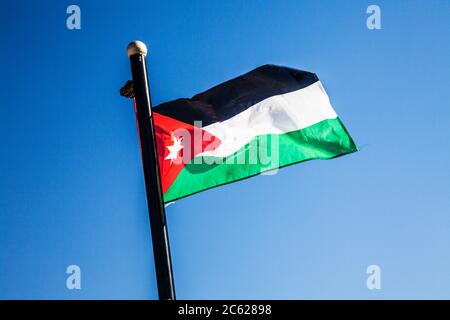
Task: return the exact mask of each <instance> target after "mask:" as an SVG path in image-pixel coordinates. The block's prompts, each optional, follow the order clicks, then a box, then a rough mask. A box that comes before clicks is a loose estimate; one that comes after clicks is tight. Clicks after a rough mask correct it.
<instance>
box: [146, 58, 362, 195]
mask: <svg viewBox="0 0 450 320" xmlns="http://www.w3.org/2000/svg"><path fill="white" fill-rule="evenodd" d="M153 119H154V124H155V133H156V142H157V148H158V163H159V169H160V173H161V182H162V189H163V193H164V201H165V202H169V201H173V200H176V199H179V198H182V197H185V196H188V195H191V194H193V193H197V192H200V191H203V190H206V189H209V188H212V187H216V186H219V185H223V184H226V183H230V182H234V181H237V180H241V179H245V178H248V177H251V176H254V175H257V174H260V173H262V172H265V171H268V170H273V169H277V168H280V167H284V166H287V165H290V164H294V163H298V162H302V161H306V160H311V159H330V158H335V157H337V156H340V155H344V154H347V153H351V152H355V151H356V150H357V148H356V145H355V143H354V142H353V140H352V138H351V137H350V135H349V134H348V132H347V130H346V129H345V127H344V126H343V124H342V122H341V121H340V119H339V118H338V116H337V114H336V113H335V111H334V110H333V108H332V106H331V104H330V101H329V99H328V96H327V94H326V92H325V90H324V88H323V86H322V84H321V82H320V81H319V79H318V77H317V76H316V75H315V74H314V73H310V72H306V71H300V70H295V69H291V68H286V67H280V66H274V65H265V66H262V67H259V68H257V69H255V70H253V71H250V72H249V73H246V74H244V75H242V76H239V77H237V78H235V79H232V80H229V81H227V82H224V83H222V84H220V85H218V86H216V87H214V88H211V89H209V90H207V91H205V92H203V93H200V94H197V95H195V96H194V97H192V98H190V99H177V100H174V101H171V102H167V103H163V104H160V105H158V106H156V107H154V108H153Z"/></svg>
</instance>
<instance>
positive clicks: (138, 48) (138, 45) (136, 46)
mask: <svg viewBox="0 0 450 320" xmlns="http://www.w3.org/2000/svg"><path fill="white" fill-rule="evenodd" d="M127 53H128V58H129V57H131V56H132V55H134V54H141V55H143V56H144V57H145V56H147V46H146V45H145V43H143V42H142V41H133V42H130V44H128V47H127Z"/></svg>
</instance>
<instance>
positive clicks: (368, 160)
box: [0, 0, 450, 299]
mask: <svg viewBox="0 0 450 320" xmlns="http://www.w3.org/2000/svg"><path fill="white" fill-rule="evenodd" d="M74 3H75V4H78V5H79V6H80V7H81V30H75V31H70V30H68V29H67V28H66V17H67V15H66V8H67V6H68V5H69V4H72V2H64V1H44V2H42V1H24V0H21V1H9V2H8V1H2V3H1V5H0V6H1V10H0V26H1V28H0V35H1V43H2V45H1V50H0V63H1V86H0V92H1V107H0V147H1V149H0V298H27V299H34V298H61V299H85V298H88V299H93V298H94V299H95V298H105V299H106V298H136V299H154V298H156V285H155V277H154V267H153V257H152V252H151V242H150V234H149V224H148V216H147V207H146V200H145V190H144V182H143V176H142V170H141V163H140V155H139V146H138V139H137V132H136V127H135V119H134V111H133V107H132V102H131V101H129V100H125V99H124V98H122V97H120V96H119V93H118V91H119V88H120V87H121V85H123V83H124V82H125V81H126V80H128V79H129V78H130V70H129V61H128V59H127V56H126V53H125V48H126V45H127V44H128V42H129V41H131V40H134V39H140V40H142V41H145V42H146V43H147V45H148V47H149V51H150V53H149V59H148V63H149V70H150V82H151V90H152V98H153V102H154V103H155V104H158V103H161V102H164V101H168V100H171V99H175V98H179V97H188V96H192V95H193V94H195V93H198V92H200V91H202V90H205V89H207V88H209V87H211V86H213V85H215V84H218V83H220V82H222V81H224V80H227V79H229V78H232V77H235V76H237V75H239V74H241V73H244V72H246V71H249V70H250V69H252V68H254V67H257V66H259V65H262V64H266V63H275V64H281V65H285V66H290V67H295V68H299V69H304V70H308V71H313V72H316V73H317V74H318V75H319V77H320V78H321V80H322V82H323V84H324V86H325V88H326V89H327V91H328V93H329V95H330V97H331V99H332V103H333V105H334V108H335V109H336V111H337V113H338V114H339V115H340V117H341V119H342V120H343V121H344V123H345V124H346V126H347V128H348V130H349V131H350V133H351V134H352V136H353V138H354V139H355V141H356V142H357V144H358V145H359V147H360V151H359V152H357V153H355V154H352V155H349V156H345V157H341V158H338V159H335V160H329V161H311V162H308V163H303V164H299V165H296V166H291V167H288V168H286V169H283V170H280V171H279V172H278V174H277V175H274V176H259V177H256V178H252V179H249V180H246V181H242V182H238V183H234V184H231V185H227V186H224V187H220V188H216V189H213V190H210V191H205V192H203V193H200V194H197V195H194V196H191V197H188V198H186V199H183V200H180V201H178V202H176V203H175V204H174V205H171V206H170V207H168V208H167V216H168V224H169V234H170V241H171V249H172V254H173V264H174V265H173V267H174V273H175V281H176V289H177V294H178V297H179V298H181V299H194V298H206V299H217V298H247V299H249V298H264V299H272V298H287V299H295V298H361V299H372V298H373V299H379V298H387V299H390V298H450V249H449V248H450V196H449V195H450V170H449V165H450V81H449V72H450V41H449V40H450V19H449V17H450V15H449V14H450V2H449V1H445V0H441V1H439V0H434V1H415V0H411V1H398V0H397V1H378V0H377V1H375V2H368V1H334V0H328V1H312V0H311V1H299V0H293V1H275V0H274V1H242V0H240V1H237V0H227V1H167V0H166V1H134V2H133V1H76V2H74ZM369 4H377V5H379V6H380V7H381V13H382V17H381V18H382V21H381V23H382V29H381V30H368V29H367V28H366V18H367V16H368V15H367V14H366V8H367V6H368V5H369ZM71 264H76V265H79V266H80V267H81V271H82V289H81V290H73V291H69V290H67V289H66V285H65V281H66V277H67V275H66V273H65V270H66V267H67V266H68V265H71ZM372 264H376V265H379V266H380V267H381V270H382V280H381V285H382V288H381V290H373V291H370V290H368V289H367V288H366V278H367V274H366V268H367V266H369V265H372Z"/></svg>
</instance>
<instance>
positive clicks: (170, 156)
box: [164, 137, 183, 164]
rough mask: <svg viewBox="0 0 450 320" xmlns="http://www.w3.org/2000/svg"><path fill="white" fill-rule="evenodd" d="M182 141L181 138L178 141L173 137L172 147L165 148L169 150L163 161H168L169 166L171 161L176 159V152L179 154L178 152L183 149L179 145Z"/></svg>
mask: <svg viewBox="0 0 450 320" xmlns="http://www.w3.org/2000/svg"><path fill="white" fill-rule="evenodd" d="M182 140H183V137H181V138H180V139H177V138H176V137H173V145H171V146H167V149H169V154H168V155H167V157H165V158H164V159H165V160H170V164H172V162H173V160H175V159H176V158H178V152H180V150H181V149H183V146H182V145H181V141H182Z"/></svg>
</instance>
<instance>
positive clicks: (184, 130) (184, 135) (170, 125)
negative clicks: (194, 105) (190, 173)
mask: <svg viewBox="0 0 450 320" xmlns="http://www.w3.org/2000/svg"><path fill="white" fill-rule="evenodd" d="M152 116H153V123H154V125H155V134H156V145H157V152H158V163H159V171H160V175H161V184H162V189H163V193H165V192H166V191H167V190H168V189H169V187H170V186H171V185H172V183H173V182H174V181H175V179H176V177H177V176H178V174H179V173H180V172H181V170H182V169H183V168H184V166H185V164H186V163H189V162H190V161H191V160H192V158H194V157H195V156H196V155H197V154H199V153H201V152H203V151H206V150H214V149H216V148H217V147H218V146H219V145H220V143H221V141H220V139H219V138H217V137H216V136H214V135H212V134H211V133H209V132H207V131H206V130H203V129H201V128H199V127H195V126H193V125H190V124H188V123H185V122H182V121H178V120H176V119H173V118H170V117H167V116H164V115H162V114H159V113H156V112H153V113H152ZM177 141H178V142H179V143H180V144H181V145H180V146H179V147H178V148H172V149H174V151H173V152H172V153H171V152H170V149H169V148H168V147H172V146H174V144H176V142H177ZM178 149H180V150H179V151H177V150H178ZM169 154H170V155H169ZM175 156H176V158H174V157H175Z"/></svg>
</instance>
